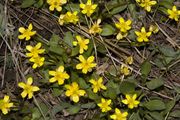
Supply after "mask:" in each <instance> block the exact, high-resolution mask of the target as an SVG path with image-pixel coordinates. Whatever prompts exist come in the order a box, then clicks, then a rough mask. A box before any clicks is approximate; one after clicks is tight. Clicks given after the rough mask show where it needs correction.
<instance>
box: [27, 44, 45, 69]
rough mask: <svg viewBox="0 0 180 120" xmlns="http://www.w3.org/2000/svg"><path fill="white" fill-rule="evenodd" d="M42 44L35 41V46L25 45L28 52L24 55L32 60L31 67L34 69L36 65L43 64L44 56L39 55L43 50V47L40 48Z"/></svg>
mask: <svg viewBox="0 0 180 120" xmlns="http://www.w3.org/2000/svg"><path fill="white" fill-rule="evenodd" d="M41 46H42V44H41V43H37V45H36V46H34V47H33V46H31V45H27V46H26V49H27V50H28V51H29V52H30V53H26V56H27V57H29V58H30V59H29V61H30V62H33V66H32V68H33V69H36V68H37V67H41V66H42V65H43V64H44V60H45V58H44V57H41V56H40V54H43V53H44V52H45V49H40V48H41Z"/></svg>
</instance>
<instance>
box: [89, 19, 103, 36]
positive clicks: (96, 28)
mask: <svg viewBox="0 0 180 120" xmlns="http://www.w3.org/2000/svg"><path fill="white" fill-rule="evenodd" d="M100 23H101V19H98V20H97V22H95V23H94V24H93V26H92V27H91V28H90V29H89V33H90V34H94V35H95V34H96V33H99V34H100V33H101V32H102V29H101V28H100V25H99V24H100Z"/></svg>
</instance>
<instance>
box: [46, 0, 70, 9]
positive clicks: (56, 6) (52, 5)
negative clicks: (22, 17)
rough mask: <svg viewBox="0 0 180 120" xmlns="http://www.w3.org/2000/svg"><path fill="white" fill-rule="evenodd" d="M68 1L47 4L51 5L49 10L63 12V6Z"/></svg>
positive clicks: (48, 0) (58, 0)
mask: <svg viewBox="0 0 180 120" xmlns="http://www.w3.org/2000/svg"><path fill="white" fill-rule="evenodd" d="M66 2H67V0H47V3H48V4H49V5H50V6H49V10H50V11H54V9H56V10H57V11H59V12H60V11H61V10H62V7H61V6H62V5H63V4H66Z"/></svg>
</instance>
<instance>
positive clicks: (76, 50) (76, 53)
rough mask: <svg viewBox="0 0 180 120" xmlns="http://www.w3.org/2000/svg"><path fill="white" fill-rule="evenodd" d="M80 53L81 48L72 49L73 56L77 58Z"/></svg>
mask: <svg viewBox="0 0 180 120" xmlns="http://www.w3.org/2000/svg"><path fill="white" fill-rule="evenodd" d="M78 53H79V46H76V47H74V48H72V53H71V56H76V55H78Z"/></svg>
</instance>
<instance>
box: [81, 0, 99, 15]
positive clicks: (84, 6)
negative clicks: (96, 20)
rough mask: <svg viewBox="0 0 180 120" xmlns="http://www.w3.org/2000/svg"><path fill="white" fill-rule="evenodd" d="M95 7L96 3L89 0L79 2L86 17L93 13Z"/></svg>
mask: <svg viewBox="0 0 180 120" xmlns="http://www.w3.org/2000/svg"><path fill="white" fill-rule="evenodd" d="M96 7H97V4H92V1H91V0H87V3H86V4H83V3H81V4H80V8H81V9H83V10H82V13H83V14H86V15H87V16H88V17H90V16H91V15H92V14H93V13H94V11H95V9H96Z"/></svg>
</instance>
